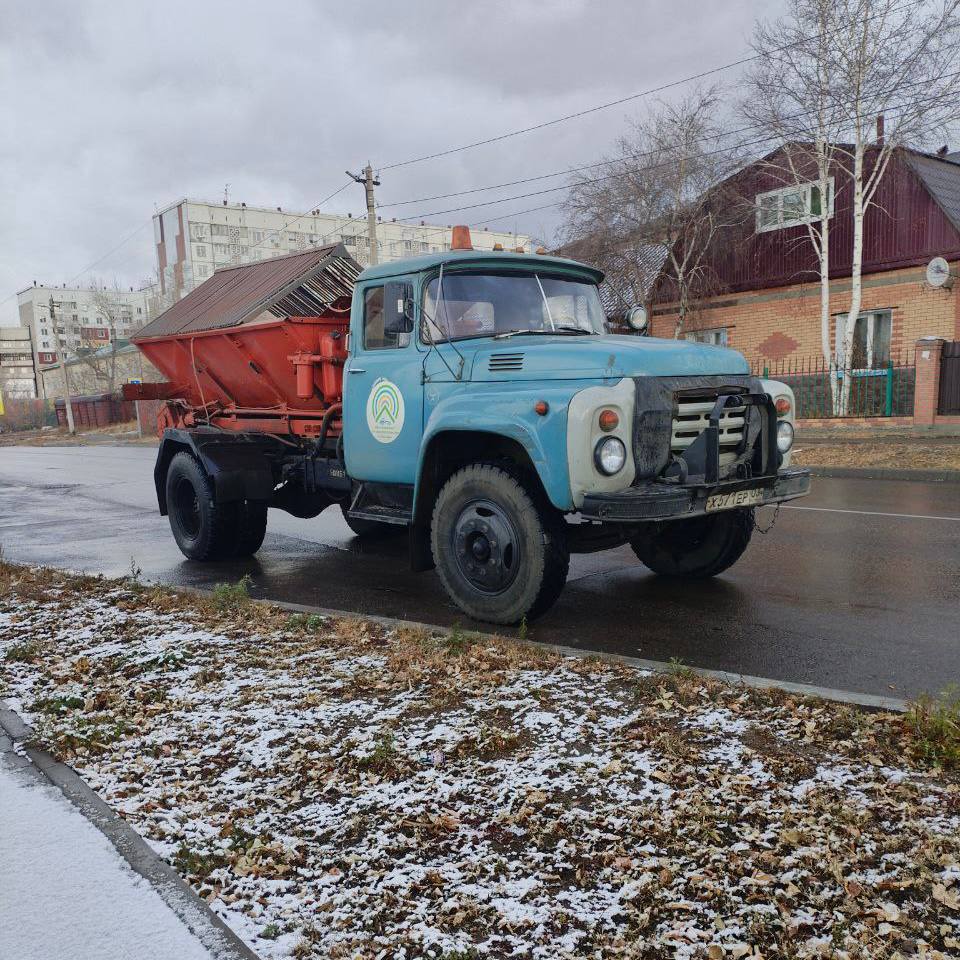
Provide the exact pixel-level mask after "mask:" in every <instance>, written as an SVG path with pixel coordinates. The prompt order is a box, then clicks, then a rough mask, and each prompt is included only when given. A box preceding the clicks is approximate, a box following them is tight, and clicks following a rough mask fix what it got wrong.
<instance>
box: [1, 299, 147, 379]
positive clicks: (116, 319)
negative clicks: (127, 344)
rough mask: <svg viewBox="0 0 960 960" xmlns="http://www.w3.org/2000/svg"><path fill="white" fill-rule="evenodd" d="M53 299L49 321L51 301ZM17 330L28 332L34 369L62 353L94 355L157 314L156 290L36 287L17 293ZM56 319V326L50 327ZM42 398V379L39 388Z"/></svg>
mask: <svg viewBox="0 0 960 960" xmlns="http://www.w3.org/2000/svg"><path fill="white" fill-rule="evenodd" d="M51 299H52V300H53V304H54V306H53V310H54V313H53V319H51V314H50V300H51ZM17 306H18V309H19V313H20V326H21V327H23V328H26V329H28V330H29V331H30V332H31V340H32V351H33V357H34V363H35V366H36V369H37V370H39V369H40V368H41V367H44V366H48V365H49V364H52V363H57V362H58V361H59V360H60V359H61V357H60V353H61V352H62V353H64V354H65V355H66V356H67V357H71V356H75V355H76V353H77V351H92V350H97V349H99V348H100V347H103V346H106V345H107V344H109V343H110V342H111V341H116V340H126V339H127V338H128V337H129V336H130V335H131V334H132V333H133V332H134V331H136V330H139V329H140V327H142V326H143V325H144V324H145V323H146V322H147V320H148V319H149V318H150V316H151V314H152V312H153V311H155V310H156V307H157V304H156V291H155V290H154V289H153V288H151V287H146V288H143V289H141V290H133V289H129V290H116V289H95V288H89V287H65V286H64V287H48V286H44V285H43V284H35V285H33V286H30V287H27V288H25V289H24V290H20V291H19V292H18V293H17ZM54 319H55V321H56V323H54ZM38 388H39V389H40V393H41V395H43V386H42V380H41V382H40V383H39V384H38Z"/></svg>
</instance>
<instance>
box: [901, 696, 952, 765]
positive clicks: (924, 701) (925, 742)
mask: <svg viewBox="0 0 960 960" xmlns="http://www.w3.org/2000/svg"><path fill="white" fill-rule="evenodd" d="M907 726H908V728H909V729H910V732H911V733H912V735H913V747H914V752H915V753H916V754H917V755H918V756H919V757H920V758H921V759H923V760H925V761H926V762H927V763H932V764H934V765H936V766H938V767H943V769H945V770H955V769H957V768H960V687H956V686H952V687H948V688H947V689H946V690H944V691H943V693H941V694H940V696H939V697H932V696H930V694H927V693H925V694H923V696H921V697H918V698H917V700H916V701H915V702H914V703H913V705H912V708H911V710H910V713H909V714H908V716H907Z"/></svg>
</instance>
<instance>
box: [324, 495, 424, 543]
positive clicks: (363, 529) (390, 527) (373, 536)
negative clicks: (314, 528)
mask: <svg viewBox="0 0 960 960" xmlns="http://www.w3.org/2000/svg"><path fill="white" fill-rule="evenodd" d="M348 509H349V507H347V506H345V505H344V504H342V503H341V504H340V512H341V513H342V514H343V519H344V520H345V521H346V524H347V526H348V527H349V528H350V529H351V530H352V531H353V534H354V536H357V537H359V538H360V539H361V540H387V539H388V538H390V537H398V536H400V535H401V534H403V533H406V532H407V528H406V527H405V526H403V525H401V524H399V523H381V522H380V521H379V520H364V519H362V518H360V517H351V516H348V515H347V510H348Z"/></svg>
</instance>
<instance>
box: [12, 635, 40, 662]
mask: <svg viewBox="0 0 960 960" xmlns="http://www.w3.org/2000/svg"><path fill="white" fill-rule="evenodd" d="M39 653H40V644H38V643H37V642H36V640H25V641H24V642H23V643H17V644H15V645H14V646H12V647H11V648H10V649H9V650H8V651H7V652H6V653H5V654H4V655H3V659H4V660H6V661H7V662H8V663H33V661H34V660H36V659H37V656H38V655H39Z"/></svg>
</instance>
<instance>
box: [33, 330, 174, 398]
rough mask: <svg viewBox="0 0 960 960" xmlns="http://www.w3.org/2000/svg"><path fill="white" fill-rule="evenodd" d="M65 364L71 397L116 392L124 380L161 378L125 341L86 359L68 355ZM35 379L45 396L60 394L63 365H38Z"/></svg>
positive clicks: (62, 381) (144, 358)
mask: <svg viewBox="0 0 960 960" xmlns="http://www.w3.org/2000/svg"><path fill="white" fill-rule="evenodd" d="M66 366H67V370H68V373H69V376H70V392H71V393H72V394H73V395H74V396H84V395H97V394H103V393H115V392H116V391H118V390H119V389H120V388H121V387H122V386H123V384H125V383H132V382H134V381H139V382H140V383H160V382H162V381H163V379H164V377H163V374H161V373H160V371H159V370H157V368H156V367H155V366H154V365H153V364H152V363H151V362H150V361H149V360H148V359H147V358H146V357H145V356H144V355H143V354H142V353H141V352H140V351H139V350H138V349H137V348H136V347H135V346H134V345H133V344H132V343H126V342H124V343H117V344H111V345H110V346H109V347H102V348H101V349H100V350H98V351H96V353H95V354H94V355H93V356H91V357H89V358H88V359H82V358H80V357H71V358H70V359H69V360H67V363H66ZM38 378H39V380H40V388H41V390H42V391H43V395H44V396H45V397H62V396H63V394H64V379H63V364H60V363H57V364H54V365H53V366H48V367H41V368H40V371H39V374H38Z"/></svg>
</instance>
